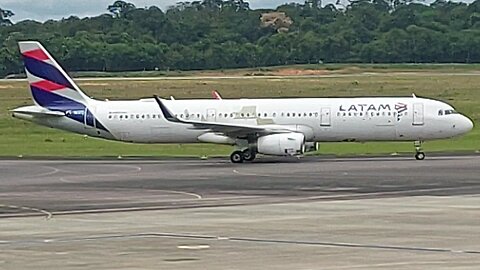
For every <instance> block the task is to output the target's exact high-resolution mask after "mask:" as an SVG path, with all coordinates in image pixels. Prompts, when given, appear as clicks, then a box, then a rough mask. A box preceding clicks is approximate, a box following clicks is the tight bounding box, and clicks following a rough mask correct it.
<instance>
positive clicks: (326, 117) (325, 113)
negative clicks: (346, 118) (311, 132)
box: [320, 107, 332, 127]
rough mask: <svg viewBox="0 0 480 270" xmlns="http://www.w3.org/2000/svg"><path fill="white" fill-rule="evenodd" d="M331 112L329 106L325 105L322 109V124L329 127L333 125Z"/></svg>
mask: <svg viewBox="0 0 480 270" xmlns="http://www.w3.org/2000/svg"><path fill="white" fill-rule="evenodd" d="M331 120H332V116H331V112H330V108H329V107H323V108H321V109H320V126H322V127H329V126H331Z"/></svg>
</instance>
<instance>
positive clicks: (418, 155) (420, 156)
mask: <svg viewBox="0 0 480 270" xmlns="http://www.w3.org/2000/svg"><path fill="white" fill-rule="evenodd" d="M413 145H414V146H415V159H416V160H424V159H425V153H424V152H423V150H422V142H421V141H415V142H414V143H413Z"/></svg>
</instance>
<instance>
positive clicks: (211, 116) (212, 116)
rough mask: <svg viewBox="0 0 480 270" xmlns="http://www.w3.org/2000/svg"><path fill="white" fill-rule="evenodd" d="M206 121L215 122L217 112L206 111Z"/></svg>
mask: <svg viewBox="0 0 480 270" xmlns="http://www.w3.org/2000/svg"><path fill="white" fill-rule="evenodd" d="M206 119H207V122H215V121H216V120H217V110H215V109H207V115H206Z"/></svg>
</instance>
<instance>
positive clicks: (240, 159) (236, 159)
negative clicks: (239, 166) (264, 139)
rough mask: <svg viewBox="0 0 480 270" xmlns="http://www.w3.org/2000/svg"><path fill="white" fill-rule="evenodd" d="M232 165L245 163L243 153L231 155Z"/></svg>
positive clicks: (238, 152) (237, 152)
mask: <svg viewBox="0 0 480 270" xmlns="http://www.w3.org/2000/svg"><path fill="white" fill-rule="evenodd" d="M230 160H231V161H232V163H243V153H242V152H241V151H235V152H233V153H232V154H231V155H230Z"/></svg>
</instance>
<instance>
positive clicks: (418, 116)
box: [412, 103, 424, 126]
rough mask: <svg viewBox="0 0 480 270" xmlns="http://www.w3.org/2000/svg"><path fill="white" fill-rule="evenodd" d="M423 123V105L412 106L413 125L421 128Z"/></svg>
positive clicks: (415, 104)
mask: <svg viewBox="0 0 480 270" xmlns="http://www.w3.org/2000/svg"><path fill="white" fill-rule="evenodd" d="M423 123H424V108H423V103H414V104H413V123H412V124H413V125H414V126H421V125H423Z"/></svg>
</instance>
